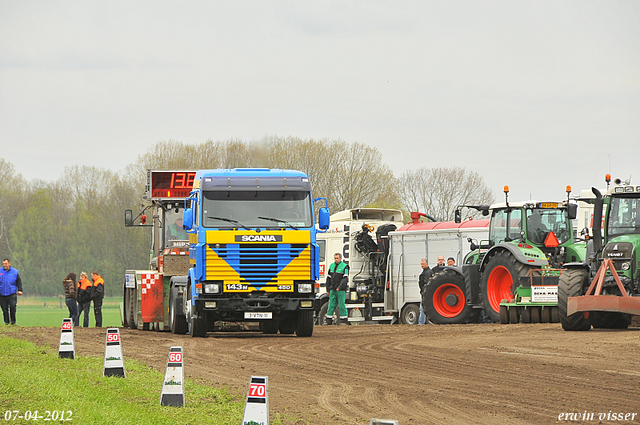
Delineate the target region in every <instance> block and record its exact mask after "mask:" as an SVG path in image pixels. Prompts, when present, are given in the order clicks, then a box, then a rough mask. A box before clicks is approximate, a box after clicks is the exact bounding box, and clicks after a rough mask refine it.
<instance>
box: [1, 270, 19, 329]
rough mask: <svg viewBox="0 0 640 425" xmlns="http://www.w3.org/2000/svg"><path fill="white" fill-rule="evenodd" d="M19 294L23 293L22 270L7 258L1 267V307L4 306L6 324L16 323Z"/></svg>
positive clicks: (3, 313) (3, 312)
mask: <svg viewBox="0 0 640 425" xmlns="http://www.w3.org/2000/svg"><path fill="white" fill-rule="evenodd" d="M18 295H22V280H21V279H20V272H18V270H16V269H14V268H13V267H11V262H10V261H9V259H8V258H5V259H4V260H3V261H2V268H1V269H0V307H2V315H3V316H4V324H5V325H8V324H9V323H11V324H12V325H15V324H16V306H17V305H18Z"/></svg>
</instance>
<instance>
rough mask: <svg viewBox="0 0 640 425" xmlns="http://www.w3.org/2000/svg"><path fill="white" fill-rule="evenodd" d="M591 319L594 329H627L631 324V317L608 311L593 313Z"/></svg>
mask: <svg viewBox="0 0 640 425" xmlns="http://www.w3.org/2000/svg"><path fill="white" fill-rule="evenodd" d="M589 319H590V320H591V324H592V325H593V328H594V329H595V328H601V329H627V328H628V327H629V323H631V317H630V315H628V314H623V313H613V312H606V311H592V312H591V313H590V315H589Z"/></svg>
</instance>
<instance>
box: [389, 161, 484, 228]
mask: <svg viewBox="0 0 640 425" xmlns="http://www.w3.org/2000/svg"><path fill="white" fill-rule="evenodd" d="M400 187H401V196H402V201H403V203H404V205H405V206H406V207H407V208H408V209H409V210H411V211H420V212H424V213H426V214H428V215H431V216H433V217H435V218H436V219H438V220H444V221H446V220H453V218H454V212H455V210H456V208H457V207H458V206H460V205H489V204H491V203H493V201H494V195H493V192H492V191H491V190H490V189H489V188H488V187H487V186H486V185H485V183H484V180H483V178H482V176H480V174H478V173H476V172H474V171H467V170H466V169H465V168H461V167H452V168H431V169H427V168H424V167H423V168H420V169H418V170H415V171H411V170H410V171H406V172H405V173H404V174H403V175H402V177H400ZM467 213H468V216H472V217H474V218H477V217H478V216H479V213H477V212H475V211H474V210H470V211H468V212H467ZM465 215H467V214H465Z"/></svg>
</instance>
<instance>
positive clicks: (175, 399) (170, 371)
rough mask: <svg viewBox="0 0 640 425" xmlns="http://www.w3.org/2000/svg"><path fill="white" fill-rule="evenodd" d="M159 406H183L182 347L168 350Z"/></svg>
mask: <svg viewBox="0 0 640 425" xmlns="http://www.w3.org/2000/svg"><path fill="white" fill-rule="evenodd" d="M160 404H161V405H163V406H176V407H182V406H184V368H183V367H182V347H171V348H169V357H168V358H167V369H166V372H165V373H164V381H163V383H162V393H161V394H160Z"/></svg>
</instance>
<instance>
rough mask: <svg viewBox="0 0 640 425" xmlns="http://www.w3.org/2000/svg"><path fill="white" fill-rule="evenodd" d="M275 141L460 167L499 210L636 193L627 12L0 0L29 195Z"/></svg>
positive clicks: (637, 40)
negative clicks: (586, 195)
mask: <svg viewBox="0 0 640 425" xmlns="http://www.w3.org/2000/svg"><path fill="white" fill-rule="evenodd" d="M274 135H277V136H284V137H286V136H295V137H299V138H303V139H309V138H313V139H322V138H330V139H338V138H339V139H342V140H344V141H346V142H360V143H365V144H367V145H370V146H374V147H376V148H377V149H378V150H379V151H380V152H381V153H382V155H383V158H384V160H385V161H386V163H387V164H388V165H389V166H390V167H391V169H392V170H393V171H394V173H395V174H396V175H397V176H399V175H401V174H402V173H403V172H404V171H405V170H408V169H409V170H413V169H418V168H420V167H425V166H426V167H437V166H441V167H451V166H462V167H466V168H467V169H468V170H472V171H477V172H478V173H480V174H481V175H482V176H483V177H484V179H485V182H486V183H487V185H488V186H489V187H490V188H491V189H493V190H494V193H495V194H496V198H497V199H498V200H500V199H502V187H503V186H504V185H505V184H508V185H509V186H510V187H511V195H510V199H511V200H513V201H517V200H525V199H529V197H530V196H531V197H533V198H536V199H543V198H546V199H561V198H563V197H564V196H565V193H564V188H565V186H566V185H568V184H570V185H572V186H573V189H574V193H579V191H580V189H586V188H589V187H590V186H592V185H597V186H600V187H602V186H603V185H604V184H603V177H604V174H605V173H608V172H611V173H612V174H613V175H614V177H615V176H620V177H623V178H628V177H629V176H632V178H633V180H632V181H634V182H635V183H637V184H640V2H639V1H575V2H573V1H572V2H569V1H557V0H553V1H518V0H508V1H451V0H446V1H371V0H367V1H335V2H325V1H316V2H302V1H299V2H294V1H207V2H195V1H190V2H177V1H174V2H169V1H157V0H154V1H134V2H131V1H69V2H63V1H24V0H21V1H13V0H0V147H1V148H2V153H1V155H2V158H4V159H5V160H6V161H9V162H11V163H12V164H13V165H14V166H15V168H16V171H17V172H18V173H20V174H22V175H23V176H24V177H25V178H26V179H27V180H33V179H43V180H46V181H54V180H57V179H58V178H59V177H60V175H61V173H62V171H63V170H64V167H65V166H72V165H76V164H77V165H90V166H99V167H105V168H109V169H112V170H114V171H119V170H121V169H122V168H124V167H125V166H126V165H128V164H130V163H133V162H134V161H135V160H136V158H137V157H138V155H139V154H141V153H144V152H146V151H147V149H148V148H149V147H151V146H152V145H153V144H155V143H157V142H159V141H166V140H175V141H181V142H185V143H192V144H200V143H203V142H205V141H206V140H209V139H211V140H228V139H232V138H233V139H241V140H243V141H253V140H261V139H263V138H264V137H268V136H274ZM335 158H336V159H335V160H339V153H336V157H335ZM0 178H2V176H0ZM339 181H340V179H339V178H337V184H339Z"/></svg>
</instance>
